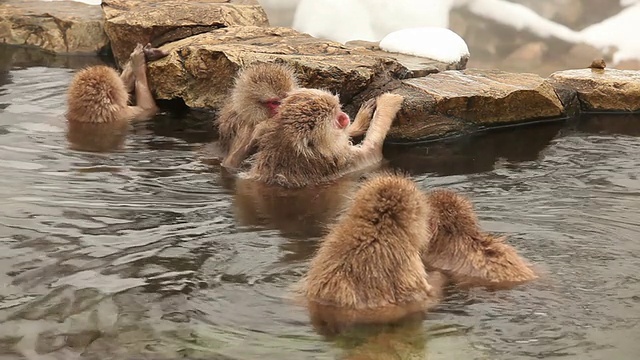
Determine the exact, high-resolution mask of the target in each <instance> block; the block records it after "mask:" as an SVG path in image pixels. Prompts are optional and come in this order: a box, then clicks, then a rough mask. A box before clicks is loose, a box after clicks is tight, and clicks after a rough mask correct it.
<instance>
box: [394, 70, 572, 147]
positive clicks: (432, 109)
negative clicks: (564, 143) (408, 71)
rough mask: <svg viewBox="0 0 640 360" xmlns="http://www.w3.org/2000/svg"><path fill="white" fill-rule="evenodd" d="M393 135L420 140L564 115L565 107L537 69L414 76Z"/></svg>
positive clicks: (404, 87) (404, 89)
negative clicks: (515, 72) (517, 71)
mask: <svg viewBox="0 0 640 360" xmlns="http://www.w3.org/2000/svg"><path fill="white" fill-rule="evenodd" d="M394 92H396V93H399V94H402V95H403V96H404V97H405V102H404V104H403V109H402V111H401V112H400V114H399V115H398V118H397V121H396V124H395V125H394V128H392V130H391V132H390V135H389V136H390V138H392V139H393V138H395V139H399V140H408V141H414V140H420V139H425V138H431V137H441V136H443V135H447V134H451V133H460V132H464V131H470V130H473V129H476V128H478V127H488V126H495V125H500V124H504V123H517V122H524V121H532V120H536V119H546V118H553V117H559V116H562V115H563V114H564V108H563V106H562V103H561V102H560V99H559V98H558V96H557V95H556V93H555V91H554V89H553V87H552V86H551V84H550V83H549V82H548V81H547V80H545V79H543V78H541V77H540V76H538V75H534V74H514V73H507V72H503V71H497V70H477V69H469V70H465V71H445V72H442V73H438V74H433V75H429V76H425V77H421V78H415V79H408V80H404V81H403V82H402V85H401V86H400V87H399V88H398V89H396V90H394Z"/></svg>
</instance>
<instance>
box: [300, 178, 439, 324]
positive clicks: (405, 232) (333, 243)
mask: <svg viewBox="0 0 640 360" xmlns="http://www.w3.org/2000/svg"><path fill="white" fill-rule="evenodd" d="M430 216H431V209H430V206H429V203H428V202H427V201H426V198H425V194H424V193H423V192H422V191H420V190H419V189H418V188H417V187H416V185H415V184H414V183H413V181H411V180H410V179H408V178H405V177H403V176H397V175H392V174H383V175H378V176H375V177H374V178H372V179H370V180H367V181H366V182H365V183H364V184H363V185H362V186H361V188H360V189H359V190H358V191H357V192H356V194H355V196H354V199H353V203H352V204H351V206H350V207H349V208H348V209H347V210H346V212H345V213H344V214H343V216H342V218H341V219H340V221H339V222H338V223H337V224H336V225H335V226H333V228H332V229H331V232H330V233H329V234H328V235H327V236H326V237H325V238H324V239H323V241H322V242H321V244H320V248H319V250H318V252H317V253H316V255H315V257H314V258H313V260H312V261H311V265H310V267H309V270H308V272H307V274H306V275H305V277H304V278H303V279H302V280H301V282H300V283H299V288H298V289H297V290H298V291H299V292H300V294H302V296H303V297H304V299H305V300H306V305H307V307H308V310H309V313H310V316H311V320H312V322H313V323H314V325H316V326H319V327H321V328H322V327H329V328H331V329H332V330H333V331H339V329H340V328H343V327H346V326H350V325H354V324H371V323H388V322H395V321H398V320H402V319H404V318H406V317H408V316H411V315H412V314H416V313H418V314H420V313H423V312H424V311H425V310H427V309H428V308H430V307H432V306H434V305H435V304H437V302H438V301H439V300H440V298H441V297H442V287H443V286H444V283H445V280H446V279H445V277H444V276H443V275H442V274H440V273H439V272H431V273H427V271H426V270H425V267H424V265H423V263H422V259H421V257H420V254H421V251H422V250H423V249H424V248H425V247H426V245H427V242H428V239H430V238H431V235H432V234H431V232H430V228H429V227H428V226H426V225H425V219H426V218H429V217H430Z"/></svg>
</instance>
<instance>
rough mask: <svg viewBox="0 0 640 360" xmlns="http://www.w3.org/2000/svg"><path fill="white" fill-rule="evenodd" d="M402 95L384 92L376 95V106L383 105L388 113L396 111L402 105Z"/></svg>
mask: <svg viewBox="0 0 640 360" xmlns="http://www.w3.org/2000/svg"><path fill="white" fill-rule="evenodd" d="M403 101H404V96H402V95H399V94H392V93H384V94H382V95H380V96H378V98H377V100H376V106H377V108H380V107H384V108H385V110H387V111H389V112H390V113H391V112H392V113H397V112H398V111H400V108H401V107H402V102H403Z"/></svg>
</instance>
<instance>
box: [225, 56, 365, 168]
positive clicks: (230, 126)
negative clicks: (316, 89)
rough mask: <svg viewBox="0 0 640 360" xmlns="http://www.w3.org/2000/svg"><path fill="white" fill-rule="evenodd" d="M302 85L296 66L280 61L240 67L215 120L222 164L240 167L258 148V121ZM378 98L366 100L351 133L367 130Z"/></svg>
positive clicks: (267, 116) (269, 114)
mask: <svg viewBox="0 0 640 360" xmlns="http://www.w3.org/2000/svg"><path fill="white" fill-rule="evenodd" d="M298 88H299V82H298V79H297V77H296V74H295V71H294V69H293V68H292V67H291V66H289V65H284V64H279V63H262V62H258V63H254V64H251V65H249V66H247V67H246V68H245V69H243V70H241V71H240V72H239V73H238V75H237V76H236V78H235V83H234V86H233V89H232V90H231V94H230V96H229V99H228V100H227V102H226V104H225V105H224V106H223V107H222V109H221V111H220V115H219V116H218V118H217V119H216V120H215V124H216V126H217V128H218V134H219V139H218V144H219V146H220V148H221V150H222V152H223V154H224V159H223V160H222V166H224V167H226V168H237V167H239V166H240V164H241V163H242V162H243V161H244V160H245V159H246V158H247V157H248V156H249V155H251V154H253V153H254V152H255V151H256V145H257V138H258V137H259V136H260V134H261V133H262V131H261V129H260V128H259V125H261V124H262V123H263V122H265V121H266V120H268V119H271V118H273V117H274V116H275V115H276V114H277V112H278V108H279V106H280V104H281V103H282V100H283V99H284V98H285V97H286V96H287V94H288V93H289V92H290V91H292V90H295V89H298ZM374 105H375V102H373V101H370V102H368V103H366V104H365V105H364V106H363V107H362V108H361V109H360V111H359V112H358V114H357V115H356V118H355V120H354V122H353V124H351V125H350V134H351V136H359V135H362V134H364V133H365V131H366V129H367V127H368V125H369V121H370V119H371V116H372V114H373V110H374Z"/></svg>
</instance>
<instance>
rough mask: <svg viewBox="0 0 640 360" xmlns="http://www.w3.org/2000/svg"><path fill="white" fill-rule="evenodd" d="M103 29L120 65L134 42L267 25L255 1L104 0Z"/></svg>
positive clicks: (153, 41) (154, 42)
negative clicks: (227, 28) (104, 17)
mask: <svg viewBox="0 0 640 360" xmlns="http://www.w3.org/2000/svg"><path fill="white" fill-rule="evenodd" d="M102 8H103V9H104V13H105V16H106V23H105V31H106V33H107V35H108V36H109V39H111V47H112V50H113V55H114V57H115V59H116V61H117V62H118V64H119V65H122V64H123V63H124V61H126V60H127V59H128V57H129V54H130V53H131V51H132V50H133V48H134V47H135V45H136V43H138V42H140V43H144V44H146V43H148V42H150V43H152V44H153V45H154V46H159V45H162V44H164V43H168V42H171V41H176V40H180V39H184V38H187V37H189V36H192V35H196V34H200V33H205V32H208V31H211V30H215V29H218V28H223V27H227V26H233V25H239V26H242V25H252V26H253V25H254V26H268V25H269V22H268V20H267V15H266V13H265V12H264V10H263V9H262V7H260V5H258V3H257V1H256V0H195V1H183V0H154V1H147V0H104V1H103V2H102Z"/></svg>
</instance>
